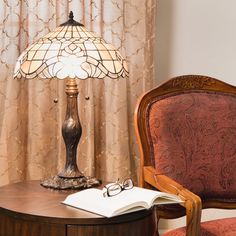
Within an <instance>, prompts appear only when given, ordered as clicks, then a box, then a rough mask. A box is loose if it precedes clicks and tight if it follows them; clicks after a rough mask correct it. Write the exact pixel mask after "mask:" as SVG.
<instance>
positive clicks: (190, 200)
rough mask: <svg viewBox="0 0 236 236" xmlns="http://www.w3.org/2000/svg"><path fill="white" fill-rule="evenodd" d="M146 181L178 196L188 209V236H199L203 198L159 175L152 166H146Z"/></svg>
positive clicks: (144, 170) (144, 169) (144, 171)
mask: <svg viewBox="0 0 236 236" xmlns="http://www.w3.org/2000/svg"><path fill="white" fill-rule="evenodd" d="M143 175H144V181H145V182H146V183H148V184H150V185H152V186H153V187H155V188H157V189H158V190H160V191H163V192H168V193H172V194H175V195H178V196H179V197H180V198H181V200H183V201H184V202H183V203H182V204H181V205H182V206H183V207H185V209H186V224H187V229H186V235H187V236H199V235H200V222H201V211H202V203H201V198H200V197H199V196H197V195H196V194H194V193H192V192H191V191H189V190H188V189H186V188H184V187H183V186H182V185H180V184H178V183H177V182H176V181H174V180H173V179H171V178H169V177H168V176H166V175H162V174H159V173H157V171H156V170H155V169H154V168H153V167H152V166H144V168H143Z"/></svg>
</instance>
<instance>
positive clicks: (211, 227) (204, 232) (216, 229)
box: [163, 218, 236, 236]
mask: <svg viewBox="0 0 236 236" xmlns="http://www.w3.org/2000/svg"><path fill="white" fill-rule="evenodd" d="M185 233H186V232H185V227H183V228H179V229H176V230H171V231H169V232H167V233H165V234H163V236H185ZM235 235H236V218H228V219H227V218H226V219H220V220H212V221H207V222H203V223H202V224H201V236H235Z"/></svg>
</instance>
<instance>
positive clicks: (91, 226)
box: [0, 181, 156, 236]
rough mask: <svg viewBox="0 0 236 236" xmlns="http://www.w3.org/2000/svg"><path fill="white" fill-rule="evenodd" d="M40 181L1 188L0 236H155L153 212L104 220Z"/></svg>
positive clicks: (64, 193)
mask: <svg viewBox="0 0 236 236" xmlns="http://www.w3.org/2000/svg"><path fill="white" fill-rule="evenodd" d="M70 193H71V192H68V191H57V190H51V189H46V188H43V187H42V186H40V184H39V181H28V182H21V183H16V184H11V185H6V186H3V187H0V236H106V235H107V236H108V235H109V236H119V235H122V236H134V235H135V236H144V235H145V236H153V235H155V230H156V227H155V219H154V213H153V210H152V209H150V210H144V211H138V212H135V213H130V214H125V215H121V216H117V217H113V218H105V217H101V216H99V215H96V214H92V213H90V212H86V211H83V210H79V209H75V208H72V207H69V206H66V205H63V204H61V203H60V202H61V201H63V200H64V199H65V197H66V196H67V195H68V194H70Z"/></svg>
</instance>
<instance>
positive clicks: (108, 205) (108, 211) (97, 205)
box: [62, 187, 182, 217]
mask: <svg viewBox="0 0 236 236" xmlns="http://www.w3.org/2000/svg"><path fill="white" fill-rule="evenodd" d="M181 202H182V201H181V199H180V198H179V197H178V196H176V195H172V194H168V193H163V192H159V191H155V190H149V189H144V188H139V187H133V188H132V189H130V190H124V191H122V192H121V193H119V194H117V195H116V196H113V197H104V196H103V191H102V190H99V189H95V188H90V189H86V190H82V191H80V192H77V193H74V194H70V195H68V196H67V198H66V199H65V200H64V201H63V202H62V203H63V204H66V205H69V206H72V207H76V208H79V209H83V210H85V211H89V212H93V213H96V214H99V215H102V216H105V217H113V216H117V215H121V214H126V213H130V212H134V211H139V210H143V209H149V208H151V207H152V206H153V205H157V204H170V203H181Z"/></svg>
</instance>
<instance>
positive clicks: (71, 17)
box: [69, 11, 74, 20]
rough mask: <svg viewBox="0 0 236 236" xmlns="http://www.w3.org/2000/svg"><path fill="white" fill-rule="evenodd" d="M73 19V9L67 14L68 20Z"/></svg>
mask: <svg viewBox="0 0 236 236" xmlns="http://www.w3.org/2000/svg"><path fill="white" fill-rule="evenodd" d="M73 19H74V14H73V11H70V14H69V20H73Z"/></svg>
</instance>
